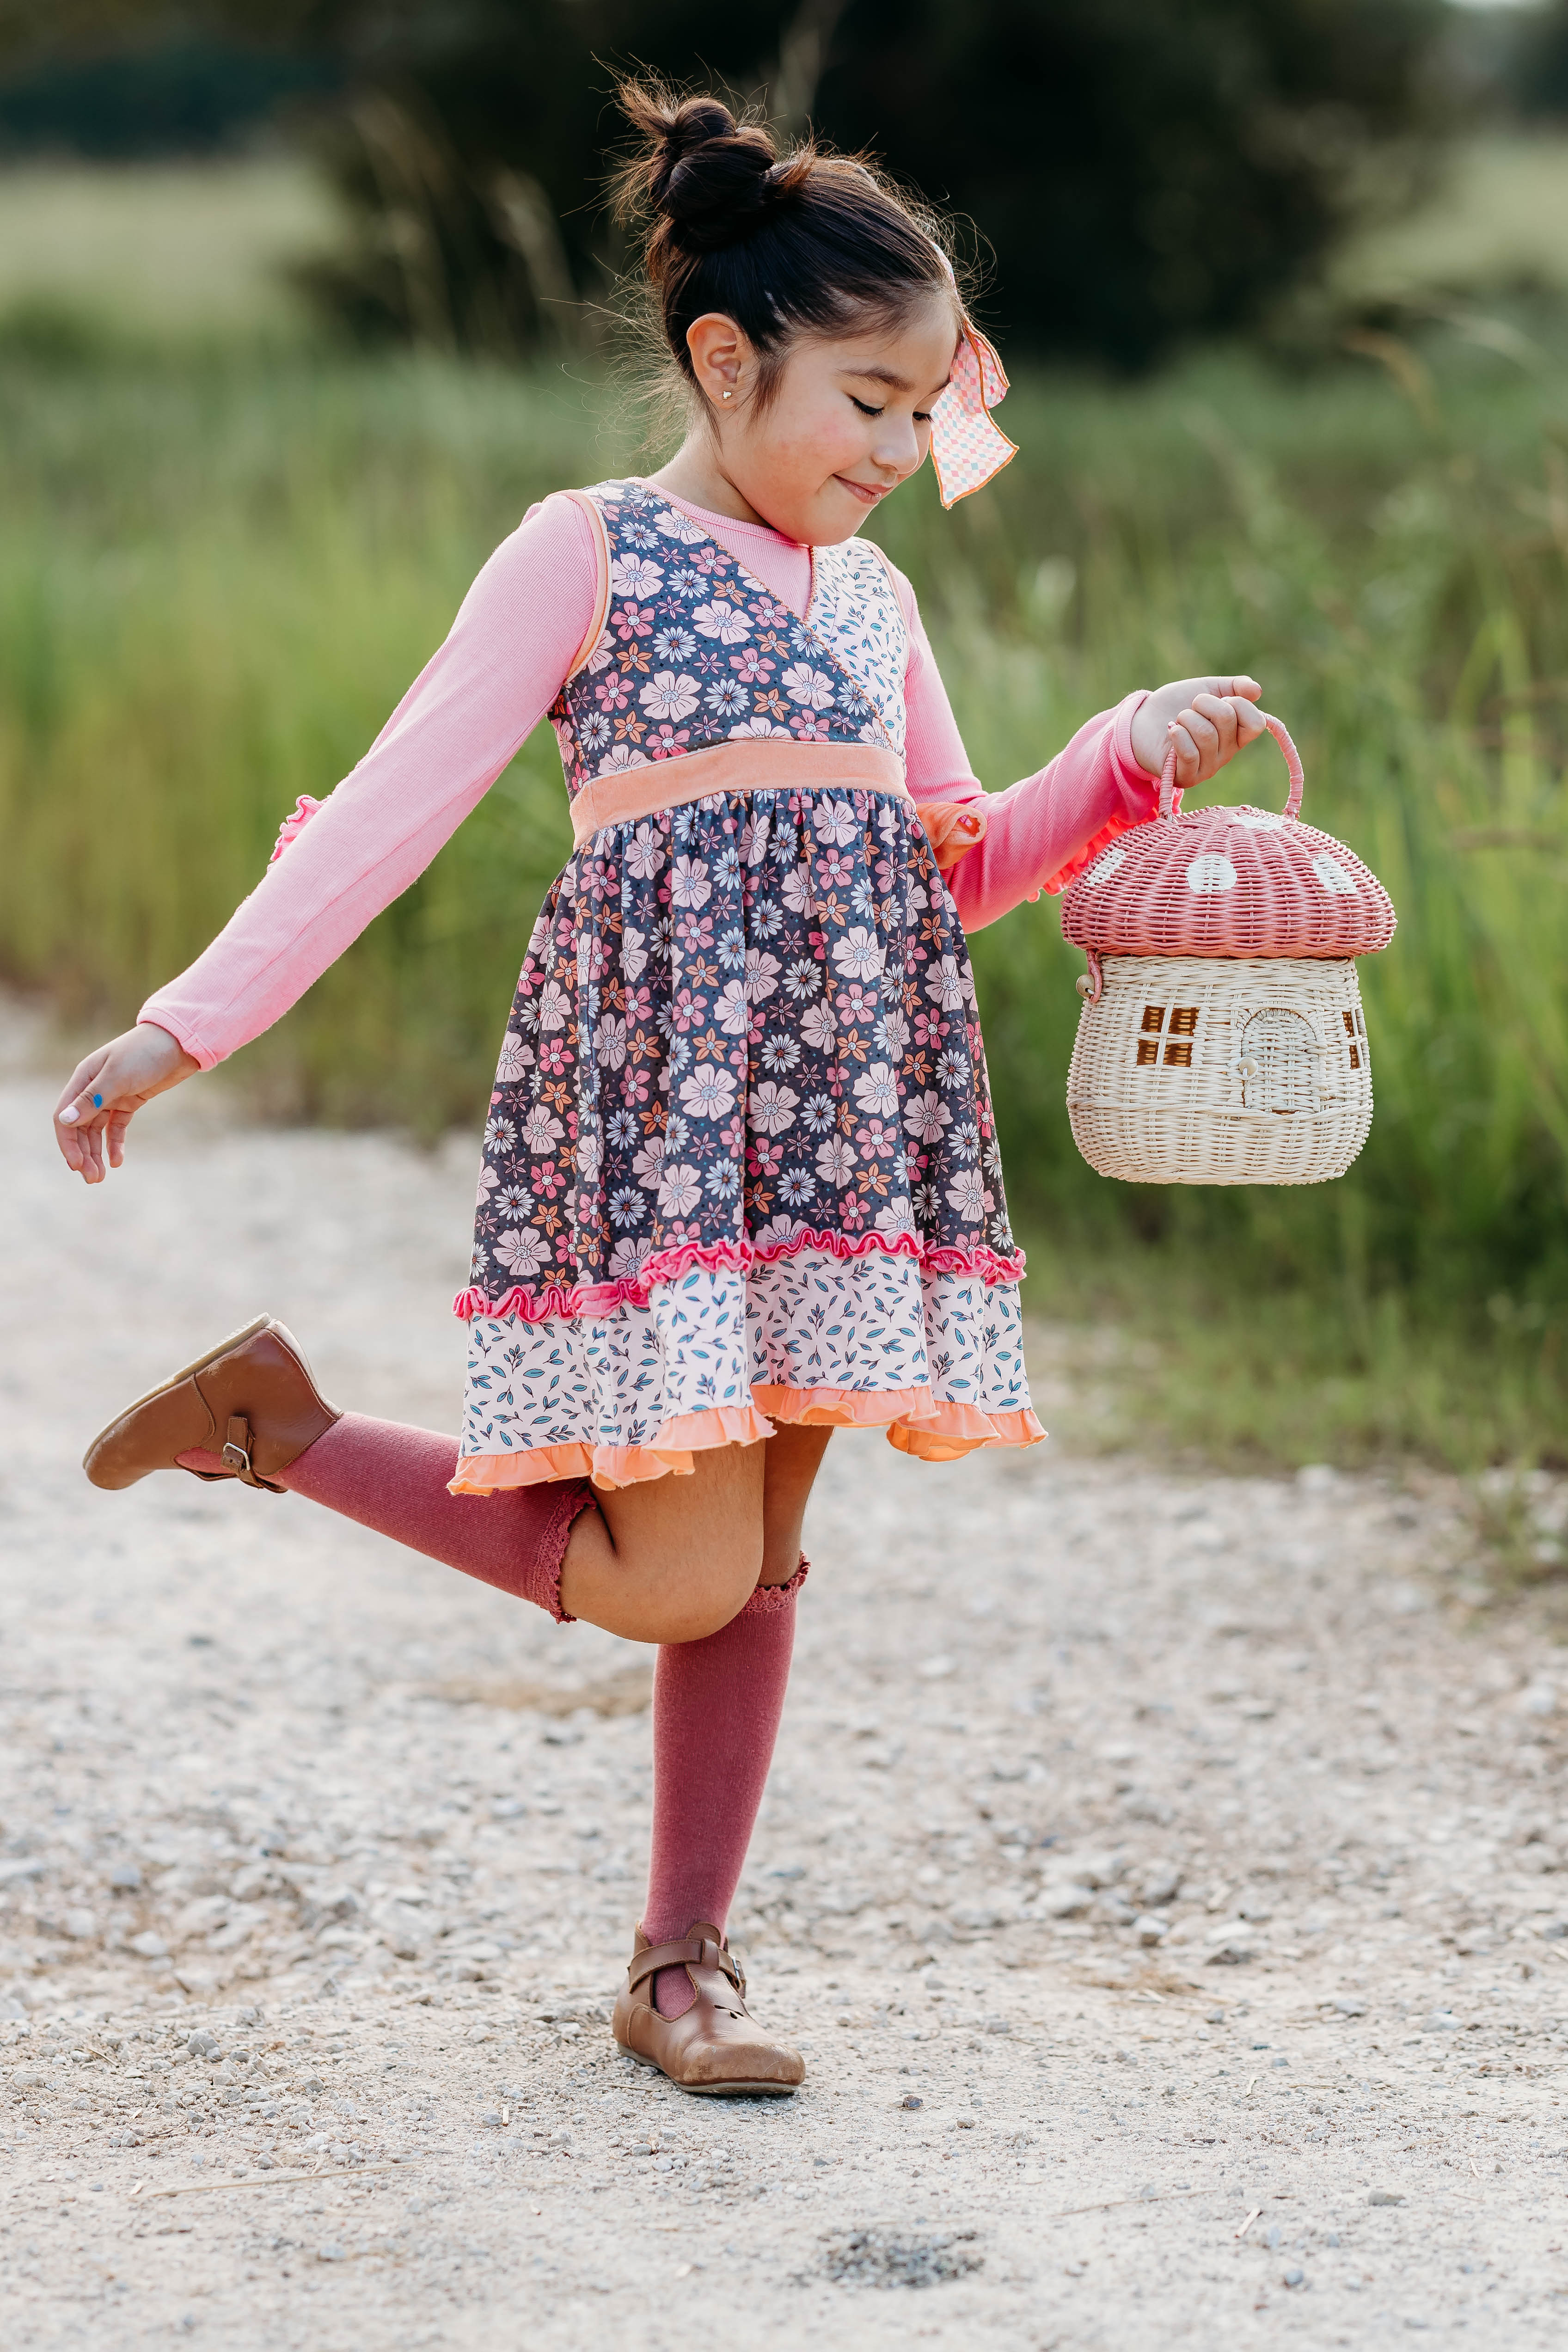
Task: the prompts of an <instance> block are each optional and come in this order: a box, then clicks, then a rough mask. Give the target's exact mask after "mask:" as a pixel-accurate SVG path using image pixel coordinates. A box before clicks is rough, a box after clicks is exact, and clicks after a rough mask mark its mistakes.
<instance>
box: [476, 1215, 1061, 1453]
mask: <svg viewBox="0 0 1568 2352" xmlns="http://www.w3.org/2000/svg"><path fill="white" fill-rule="evenodd" d="M807 1249H809V1250H824V1251H826V1252H827V1253H829V1254H830V1255H832V1256H834V1257H870V1256H873V1255H875V1254H876V1253H877V1252H878V1251H880V1252H882V1253H883V1254H884V1255H886V1256H889V1257H912V1258H918V1259H919V1261H920V1263H921V1265H922V1266H923V1267H924V1269H925V1271H926V1272H927V1273H928V1274H977V1275H979V1276H980V1277H981V1279H982V1281H984V1282H988V1283H997V1282H1019V1281H1021V1280H1022V1279H1023V1274H1024V1265H1025V1259H1024V1253H1023V1251H1022V1250H1017V1251H1016V1252H1015V1253H1014V1255H1012V1256H1011V1257H1003V1256H1002V1255H1001V1254H1000V1252H998V1251H996V1250H994V1249H985V1248H978V1249H927V1248H926V1247H925V1245H924V1244H923V1243H921V1240H920V1238H919V1236H918V1235H917V1234H822V1233H815V1232H813V1231H812V1229H811V1228H810V1227H809V1226H807V1227H806V1228H805V1230H804V1231H803V1232H801V1233H798V1234H794V1235H793V1236H792V1237H791V1239H790V1240H788V1241H787V1242H778V1243H770V1244H769V1245H768V1246H767V1248H765V1249H758V1248H756V1247H755V1246H754V1244H752V1243H751V1242H712V1243H702V1242H683V1243H682V1244H680V1246H679V1249H671V1250H658V1251H656V1252H655V1253H654V1255H653V1256H652V1257H650V1258H649V1259H648V1260H647V1264H646V1265H644V1267H643V1269H642V1272H641V1273H640V1274H637V1275H623V1276H620V1278H619V1279H618V1280H617V1281H615V1282H588V1283H577V1284H575V1285H574V1286H573V1288H572V1289H570V1290H563V1288H562V1287H561V1286H560V1284H559V1283H555V1282H552V1284H551V1285H550V1286H549V1287H548V1289H545V1290H523V1289H521V1288H514V1289H511V1290H508V1291H504V1292H503V1293H502V1294H501V1296H500V1297H499V1298H489V1297H486V1295H485V1293H484V1292H483V1291H482V1290H479V1289H470V1290H459V1291H458V1296H457V1297H456V1298H454V1299H453V1301H452V1312H453V1314H454V1315H460V1316H461V1317H462V1318H463V1320H464V1322H465V1323H467V1322H469V1321H471V1320H472V1318H473V1317H474V1316H476V1315H496V1316H503V1315H515V1316H516V1317H518V1318H519V1319H520V1320H521V1321H522V1322H524V1323H544V1322H548V1321H549V1319H550V1318H551V1317H552V1316H555V1315H565V1316H600V1315H613V1314H614V1313H615V1311H616V1307H620V1306H623V1305H626V1304H628V1303H629V1304H630V1305H632V1306H634V1307H646V1306H647V1302H648V1294H649V1292H650V1291H652V1290H654V1289H655V1288H657V1287H658V1286H659V1285H660V1284H665V1283H671V1282H677V1281H679V1278H680V1276H682V1275H683V1274H686V1273H688V1272H689V1270H690V1268H691V1267H692V1266H694V1265H700V1266H704V1267H706V1269H707V1271H708V1272H709V1273H710V1274H717V1273H719V1272H720V1271H721V1269H722V1270H725V1271H729V1270H731V1269H734V1270H738V1271H739V1272H741V1273H742V1274H749V1273H750V1272H751V1269H752V1266H753V1265H772V1264H773V1260H774V1259H775V1258H781V1257H794V1256H795V1255H796V1254H797V1253H798V1252H799V1251H801V1250H807ZM563 1475H567V1474H564V1473H563Z"/></svg>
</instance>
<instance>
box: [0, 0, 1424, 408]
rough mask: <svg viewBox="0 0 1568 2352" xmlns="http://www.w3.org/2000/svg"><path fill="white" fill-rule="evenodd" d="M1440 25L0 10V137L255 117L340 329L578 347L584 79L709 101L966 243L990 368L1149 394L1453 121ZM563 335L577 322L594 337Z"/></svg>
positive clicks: (597, 264) (610, 260)
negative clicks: (947, 216) (1102, 366)
mask: <svg viewBox="0 0 1568 2352" xmlns="http://www.w3.org/2000/svg"><path fill="white" fill-rule="evenodd" d="M1448 15H1449V11H1448V10H1447V8H1445V7H1444V6H1443V5H1441V0H751V5H748V6H747V7H745V8H743V9H736V8H734V7H733V6H731V5H722V0H471V5H465V6H463V7H455V6H453V5H450V0H273V5H255V0H205V5H203V0H195V5H188V6H186V7H184V8H183V9H181V10H179V11H178V12H177V13H174V14H171V15H169V16H167V17H164V16H163V13H162V12H160V11H159V10H157V9H156V8H148V7H145V6H143V7H141V8H137V7H134V6H132V5H126V0H119V5H116V0H103V5H99V6H94V5H90V0H63V5H58V6H55V7H51V8H49V9H48V10H47V11H46V10H41V9H39V8H37V7H36V6H32V5H20V6H19V5H17V0H11V5H10V8H9V10H8V11H7V12H6V13H5V16H0V43H3V44H4V47H3V48H0V55H5V53H6V52H8V53H9V58H10V68H9V72H8V73H7V75H6V76H5V83H4V85H3V86H0V141H6V142H9V143H10V145H11V146H12V148H13V150H16V149H17V148H20V147H25V146H28V145H31V146H34V147H37V146H39V145H43V144H47V143H48V142H50V141H51V140H53V141H54V142H57V143H59V144H63V145H75V146H76V147H77V148H78V149H79V150H80V151H81V152H89V153H97V154H103V155H122V154H126V153H129V152H153V151H156V150H158V149H171V148H176V149H184V150H186V151H189V150H190V149H193V148H198V147H212V146H214V145H216V144H218V143H220V142H222V141H223V140H224V139H225V138H226V137H228V138H233V137H235V136H237V135H239V134H243V133H244V132H245V131H248V130H251V129H252V128H254V126H255V124H256V123H257V121H259V120H260V119H262V118H264V117H266V116H268V115H269V114H271V113H274V112H275V111H276V110H277V109H278V108H279V105H280V104H282V103H284V102H286V101H289V100H291V101H293V102H294V103H295V105H296V106H299V105H300V104H302V103H303V102H305V101H306V100H309V99H310V98H312V97H313V98H315V99H316V100H318V102H320V101H321V100H331V101H332V103H331V109H330V111H326V110H324V111H323V114H322V119H321V131H320V134H319V135H320V137H321V140H322V142H323V145H324V148H325V151H326V152H327V155H328V158H329V162H330V166H331V170H332V172H333V174H334V176H335V178H336V179H337V181H338V182H339V184H340V185H341V186H342V190H343V192H344V193H345V194H346V196H347V197H348V199H349V200H350V202H351V204H352V205H353V210H354V213H355V215H356V216H357V219H358V223H359V234H358V236H357V238H356V240H355V244H354V247H353V253H352V256H351V257H349V258H347V259H346V260H343V261H340V262H339V263H338V264H337V266H336V267H335V268H333V269H332V270H331V271H330V272H328V271H325V270H323V271H322V272H321V274H320V278H319V284H320V289H321V294H322V296H323V299H327V300H329V301H331V302H333V303H335V304H336V306H337V307H338V308H339V309H340V310H341V311H342V314H343V315H344V316H345V317H347V318H349V319H350V320H352V321H353V323H354V324H355V325H356V326H358V327H359V328H360V329H362V330H363V331H375V330H377V329H380V330H382V331H386V332H391V333H397V334H402V335H409V336H415V337H417V338H419V339H421V340H425V341H447V342H449V343H451V344H454V345H458V346H468V347H475V346H477V347H479V348H482V349H487V350H495V349H498V348H512V349H526V348H527V347H528V346H529V345H530V344H531V343H534V342H539V341H560V340H562V339H563V338H576V337H578V336H580V334H581V332H582V328H583V323H584V321H583V315H582V311H581V307H580V306H582V305H584V304H586V305H595V304H599V303H602V302H603V301H604V300H605V299H606V298H607V297H608V295H609V294H610V292H611V289H612V287H613V283H614V278H615V273H616V268H617V265H618V263H619V261H620V258H621V257H620V253H619V250H618V247H617V245H616V240H615V237H614V236H613V233H612V231H611V230H610V228H609V226H608V224H607V222H606V220H605V215H604V210H603V206H602V203H601V188H602V183H603V179H604V175H605V146H606V142H613V141H614V139H615V137H616V121H615V117H614V111H613V109H612V108H610V107H609V106H608V104H607V102H606V100H607V90H608V83H609V78H610V71H611V68H615V67H617V66H619V67H624V66H626V65H630V64H632V63H640V64H645V65H647V66H650V67H652V68H655V69H657V70H659V71H662V72H665V73H667V74H668V75H671V76H673V77H674V78H675V79H678V80H682V81H684V80H688V79H692V78H693V75H694V73H695V74H696V75H697V77H698V78H699V79H703V80H705V81H712V82H714V83H716V84H719V85H721V86H723V87H725V88H727V89H731V91H733V92H735V93H736V94H738V96H739V97H740V98H741V99H742V100H746V101H748V102H751V103H753V104H755V105H757V106H758V107H759V108H761V109H762V110H763V111H765V112H766V113H767V114H768V115H769V116H770V117H771V118H772V119H773V121H776V122H777V123H779V124H780V125H781V126H782V127H783V128H784V129H785V130H786V131H804V130H805V127H806V125H807V123H808V122H809V123H811V124H812V125H814V126H815V127H816V130H817V131H819V132H820V133H821V134H822V135H823V136H824V137H825V138H826V139H828V140H830V141H831V142H834V143H835V144H837V145H838V146H840V147H842V148H846V149H849V150H856V151H858V150H861V149H868V150H870V151H872V152H876V153H878V154H879V155H881V156H882V157H883V159H884V160H885V161H886V163H887V164H888V165H889V168H890V169H891V170H892V171H894V172H895V173H900V174H901V175H903V176H906V177H907V178H909V179H910V181H912V182H913V183H914V184H917V185H918V186H920V187H921V188H922V189H924V190H925V191H926V192H927V194H930V195H931V197H932V198H933V199H934V200H936V201H938V202H941V203H942V204H944V205H951V206H952V207H953V208H954V209H955V210H956V211H957V212H958V213H959V214H960V215H964V216H966V217H967V218H969V219H972V220H973V221H974V222H976V223H978V224H980V225H981V227H982V230H983V235H984V241H985V244H986V246H987V247H989V252H990V257H994V258H992V265H991V269H990V275H991V279H992V284H991V290H990V299H989V302H988V305H987V308H988V312H989V314H990V316H991V317H992V318H993V319H994V321H995V323H996V325H997V326H998V328H999V329H1000V331H1002V332H1003V333H1004V334H1005V337H1006V339H1007V341H1008V344H1009V347H1010V348H1012V349H1014V350H1016V351H1018V352H1033V353H1037V354H1039V355H1041V356H1047V357H1052V356H1061V355H1068V356H1074V357H1081V356H1085V355H1089V356H1093V357H1096V358H1100V359H1104V360H1108V361H1110V362H1113V363H1114V364H1116V365H1118V366H1121V367H1131V368H1136V367H1142V366H1146V365H1148V364H1149V363H1150V362H1152V361H1153V360H1154V359H1156V358H1157V357H1158V356H1159V355H1160V354H1161V353H1162V352H1164V351H1165V350H1167V349H1168V348H1169V347H1170V346H1171V345H1172V344H1173V342H1175V341H1179V340H1182V339H1184V338H1191V337H1194V336H1201V335H1205V334H1213V333H1215V332H1226V331H1235V330H1237V329H1240V328H1245V327H1247V326H1248V325H1250V324H1252V323H1254V322H1256V321H1257V320H1258V319H1259V318H1260V317H1262V316H1264V315H1266V314H1267V313H1268V311H1269V310H1271V309H1275V308H1278V306H1279V303H1280V301H1281V299H1282V298H1283V297H1284V296H1285V295H1287V294H1288V293H1289V291H1290V290H1291V289H1293V288H1294V287H1295V286H1296V285H1297V284H1299V283H1300V280H1301V279H1302V278H1304V277H1307V276H1309V275H1310V274H1311V273H1313V272H1314V271H1316V270H1318V269H1319V268H1321V265H1322V263H1323V262H1324V260H1325V258H1326V257H1328V256H1329V254H1330V253H1331V251H1332V249H1333V247H1335V245H1336V243H1337V242H1338V241H1339V240H1341V239H1342V237H1343V236H1345V234H1346V233H1347V231H1348V230H1349V229H1350V228H1352V226H1356V225H1358V224H1360V223H1361V222H1363V220H1364V219H1365V218H1366V217H1367V216H1368V215H1369V214H1373V213H1384V214H1388V213H1393V212H1395V211H1397V210H1398V209H1399V208H1400V207H1401V206H1403V205H1408V204H1409V203H1410V202H1411V200H1412V199H1413V198H1414V197H1415V195H1416V194H1418V193H1419V192H1420V190H1421V188H1422V187H1423V185H1424V184H1425V183H1426V179H1427V178H1428V177H1429V174H1430V170H1431V165H1432V162H1433V154H1434V143H1435V142H1436V139H1437V138H1438V137H1439V136H1440V134H1441V132H1442V131H1443V130H1444V129H1445V127H1446V125H1447V121H1449V119H1450V118H1451V113H1452V104H1451V88H1450V77H1449V76H1448V75H1447V73H1446V72H1445V70H1444V53H1443V36H1444V32H1445V28H1446V25H1447V17H1448ZM589 316H590V318H591V316H592V313H591V312H590V314H589Z"/></svg>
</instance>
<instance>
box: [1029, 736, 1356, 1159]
mask: <svg viewBox="0 0 1568 2352" xmlns="http://www.w3.org/2000/svg"><path fill="white" fill-rule="evenodd" d="M1267 723H1268V729H1269V730H1270V732H1271V733H1272V734H1273V735H1274V736H1275V738H1276V739H1277V740H1278V741H1279V746H1280V749H1281V750H1282V751H1283V752H1284V754H1285V759H1286V763H1287V765H1288V767H1289V772H1290V796H1289V800H1288V802H1287V803H1286V806H1285V813H1284V814H1283V816H1276V815H1274V814H1271V813H1270V812H1268V811H1267V810H1264V809H1255V808H1214V809H1204V810H1200V811H1197V812H1195V813H1194V814H1193V815H1191V816H1183V815H1182V814H1181V794H1180V793H1179V792H1177V791H1175V790H1174V788H1173V779H1174V759H1173V758H1172V759H1171V760H1170V761H1167V763H1166V768H1165V773H1164V776H1163V780H1162V783H1161V791H1160V814H1159V816H1158V817H1157V818H1156V819H1154V820H1153V821H1152V823H1150V824H1144V825H1139V826H1136V827H1135V828H1134V829H1133V831H1132V832H1131V833H1129V834H1124V835H1122V837H1121V840H1120V841H1118V842H1114V843H1113V844H1112V845H1111V846H1110V848H1109V849H1107V850H1105V851H1104V852H1103V853H1102V854H1101V856H1099V857H1098V858H1096V860H1095V861H1094V863H1093V865H1092V866H1089V868H1088V870H1087V871H1086V872H1085V873H1083V874H1081V875H1079V878H1078V880H1077V881H1076V882H1074V883H1073V885H1072V887H1071V888H1070V889H1069V890H1068V893H1067V895H1066V897H1065V898H1064V899H1063V901H1062V930H1063V934H1064V936H1065V937H1066V938H1068V939H1069V940H1072V941H1073V942H1074V944H1075V945H1077V946H1079V947H1081V948H1082V949H1084V950H1085V951H1086V952H1087V954H1088V957H1089V978H1088V979H1087V980H1080V981H1079V990H1080V991H1081V992H1083V994H1084V1000H1085V1001H1084V1007H1083V1011H1082V1013H1081V1014H1080V1016H1079V1029H1078V1038H1077V1041H1076V1043H1075V1045H1074V1046H1073V1056H1072V1066H1071V1068H1070V1070H1069V1072H1068V1117H1069V1118H1070V1119H1071V1121H1072V1131H1073V1138H1074V1140H1075V1141H1076V1143H1077V1144H1078V1148H1079V1150H1080V1151H1081V1152H1082V1154H1083V1156H1084V1158H1085V1159H1086V1160H1088V1161H1089V1165H1090V1167H1091V1168H1096V1169H1098V1170H1099V1171H1100V1174H1101V1175H1102V1176H1116V1177H1120V1178H1121V1181H1123V1182H1124V1183H1130V1184H1321V1183H1324V1182H1326V1181H1328V1180H1329V1179H1330V1178H1331V1177H1335V1176H1342V1175H1343V1174H1344V1172H1345V1170H1346V1169H1347V1168H1348V1167H1349V1166H1350V1164H1351V1162H1352V1160H1353V1159H1354V1158H1355V1156H1356V1154H1357V1152H1358V1151H1359V1150H1361V1148H1362V1145H1363V1143H1364V1142H1365V1141H1366V1138H1367V1131H1368V1129H1370V1128H1371V1125H1372V1066H1371V1061H1370V1058H1369V1055H1368V1051H1367V1036H1366V1021H1365V1017H1364V1015H1363V1011H1362V1002H1361V991H1360V989H1359V988H1358V986H1357V985H1356V971H1355V959H1356V957H1357V956H1361V955H1367V954H1371V953H1373V952H1374V951H1375V950H1378V949H1380V948H1384V947H1386V946H1387V944H1388V942H1389V940H1391V939H1392V938H1393V936H1394V908H1393V907H1392V906H1391V905H1390V903H1389V899H1388V894H1387V892H1386V891H1385V890H1384V887H1383V885H1382V884H1381V883H1380V882H1379V881H1378V880H1377V878H1376V877H1375V876H1374V875H1373V874H1371V873H1369V871H1368V870H1367V868H1366V867H1365V866H1363V864H1362V862H1361V860H1360V859H1359V858H1358V857H1356V856H1354V854H1353V853H1352V851H1351V850H1349V849H1347V848H1346V847H1345V846H1344V845H1343V843H1342V842H1338V841H1335V840H1334V839H1333V837H1332V835H1330V834H1326V833H1319V832H1318V831H1316V829H1315V828H1314V827H1313V826H1311V825H1308V824H1302V823H1301V822H1300V817H1299V815H1298V811H1299V810H1300V805H1301V786H1302V777H1301V763H1300V760H1299V759H1298V757H1297V755H1296V748H1295V745H1294V744H1293V743H1292V742H1291V740H1290V738H1289V735H1288V734H1287V733H1286V731H1285V730H1284V728H1283V727H1282V726H1281V725H1280V724H1279V720H1278V719H1268V722H1267Z"/></svg>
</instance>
